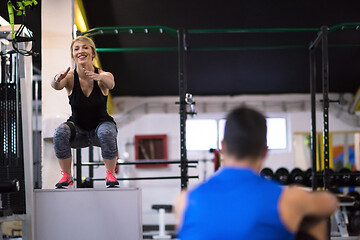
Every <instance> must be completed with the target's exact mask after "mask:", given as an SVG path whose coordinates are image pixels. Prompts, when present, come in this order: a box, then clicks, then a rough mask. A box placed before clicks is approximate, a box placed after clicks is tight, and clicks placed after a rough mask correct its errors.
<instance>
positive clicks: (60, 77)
mask: <svg viewBox="0 0 360 240" xmlns="http://www.w3.org/2000/svg"><path fill="white" fill-rule="evenodd" d="M69 71H70V67H68V68H67V69H66V71H62V72H61V73H58V74H56V75H55V77H54V80H55V82H56V83H59V82H61V80H63V79H64V78H65V77H66V75H67V74H68V73H69Z"/></svg>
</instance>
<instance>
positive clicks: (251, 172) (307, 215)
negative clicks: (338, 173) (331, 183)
mask: <svg viewBox="0 0 360 240" xmlns="http://www.w3.org/2000/svg"><path fill="white" fill-rule="evenodd" d="M266 131H267V128H266V120H265V117H264V116H263V115H262V114H260V113H259V112H257V111H254V110H251V109H248V108H244V107H241V108H237V109H235V110H233V111H232V112H231V113H230V114H229V115H228V116H227V121H226V126H225V133H224V140H223V142H222V152H223V167H222V168H221V169H219V171H218V172H217V173H216V174H214V175H213V176H212V177H210V179H208V180H207V181H205V182H204V183H202V184H200V185H199V186H197V187H195V188H194V189H193V190H190V191H188V192H186V191H183V192H181V194H180V195H179V197H178V198H177V201H176V203H175V213H176V214H177V217H178V223H179V226H178V227H179V228H178V237H179V238H180V239H181V240H212V239H214V240H215V239H216V240H220V239H221V240H227V239H251V240H256V239H269V240H270V239H274V240H275V239H276V240H282V239H295V237H296V234H297V233H298V235H297V237H298V238H302V239H319V240H322V239H329V236H328V233H327V232H328V231H327V219H328V217H329V216H330V215H331V214H332V213H333V212H334V211H335V210H336V209H337V207H338V201H337V198H336V197H335V196H334V195H333V194H331V193H328V192H309V191H307V190H304V189H303V188H300V187H296V186H289V187H283V186H280V185H278V184H277V183H275V182H273V181H269V180H266V179H265V178H263V177H261V176H260V175H259V171H260V169H261V167H262V165H263V163H264V160H265V157H266V154H267V145H266Z"/></svg>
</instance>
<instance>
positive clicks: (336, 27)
mask: <svg viewBox="0 0 360 240" xmlns="http://www.w3.org/2000/svg"><path fill="white" fill-rule="evenodd" d="M345 29H351V30H360V22H353V23H340V24H337V25H334V26H332V27H329V28H328V32H329V33H330V32H336V31H339V30H345Z"/></svg>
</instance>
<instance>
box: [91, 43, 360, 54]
mask: <svg viewBox="0 0 360 240" xmlns="http://www.w3.org/2000/svg"><path fill="white" fill-rule="evenodd" d="M310 47H312V45H310ZM329 47H330V48H345V47H360V44H350V43H349V44H346V43H344V44H329ZM308 48H309V45H306V44H303V45H262V46H260V45H259V46H204V47H187V51H241V50H282V49H308ZM177 50H178V48H177V47H149V48H97V49H96V51H98V52H156V51H169V52H170V51H177Z"/></svg>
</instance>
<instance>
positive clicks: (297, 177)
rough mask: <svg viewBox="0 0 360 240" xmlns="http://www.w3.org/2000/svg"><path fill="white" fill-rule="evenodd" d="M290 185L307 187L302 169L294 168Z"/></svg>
mask: <svg viewBox="0 0 360 240" xmlns="http://www.w3.org/2000/svg"><path fill="white" fill-rule="evenodd" d="M289 183H295V184H301V185H305V173H304V172H303V171H302V170H301V169H300V168H294V169H293V170H292V171H291V173H290V178H289Z"/></svg>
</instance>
